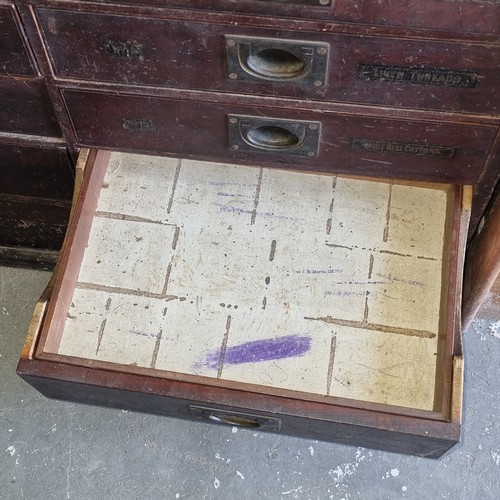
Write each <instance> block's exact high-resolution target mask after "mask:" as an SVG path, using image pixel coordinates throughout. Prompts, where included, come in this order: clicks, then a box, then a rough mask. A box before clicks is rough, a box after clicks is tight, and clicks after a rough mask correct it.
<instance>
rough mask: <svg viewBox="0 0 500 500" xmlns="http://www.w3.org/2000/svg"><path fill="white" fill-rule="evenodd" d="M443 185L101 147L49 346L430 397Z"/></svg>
mask: <svg viewBox="0 0 500 500" xmlns="http://www.w3.org/2000/svg"><path fill="white" fill-rule="evenodd" d="M446 213H447V191H446V189H444V188H443V189H431V188H426V187H412V186H405V185H401V184H396V183H394V184H392V183H386V182H374V181H367V180H355V179H348V178H342V177H335V176H328V175H315V174H307V175H304V174H300V173H295V172H286V171H283V170H272V169H266V168H256V167H242V166H235V165H223V164H217V163H207V162H199V161H191V160H182V161H181V160H173V159H168V158H157V157H151V156H140V155H131V154H118V153H113V155H112V159H111V162H110V165H109V167H108V171H107V174H106V178H105V182H104V184H103V187H102V189H101V193H100V198H99V201H98V207H97V211H96V215H95V219H94V222H93V226H92V229H91V233H90V237H89V243H88V247H87V249H86V251H85V254H84V258H83V263H82V267H81V270H80V274H79V277H78V282H77V285H76V288H75V291H74V295H73V298H72V303H71V306H70V309H69V311H68V317H67V320H66V325H65V329H64V332H63V336H62V340H61V343H60V346H59V353H60V354H65V355H71V356H78V357H85V358H89V359H96V360H103V361H109V362H113V363H120V364H125V365H134V366H140V367H152V368H156V369H158V370H167V371H174V372H179V373H187V374H196V375H203V376H206V377H216V378H219V379H222V380H230V381H238V382H243V383H251V384H257V385H265V386H270V387H274V388H283V389H291V390H295V391H303V392H307V393H313V394H321V395H330V396H339V397H346V398H351V399H357V400H363V401H372V402H380V403H384V404H393V405H399V406H407V407H412V408H421V409H432V408H433V402H434V391H435V389H434V384H435V373H436V357H437V356H436V353H437V351H438V341H439V340H440V336H439V325H440V313H441V311H440V307H441V294H442V282H441V281H442V277H441V273H442V266H443V265H446V262H443V245H444V231H445V223H446Z"/></svg>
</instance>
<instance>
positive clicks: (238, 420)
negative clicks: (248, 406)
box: [208, 413, 260, 429]
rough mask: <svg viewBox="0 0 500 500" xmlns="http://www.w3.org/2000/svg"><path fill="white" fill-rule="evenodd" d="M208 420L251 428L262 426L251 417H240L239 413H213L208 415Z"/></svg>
mask: <svg viewBox="0 0 500 500" xmlns="http://www.w3.org/2000/svg"><path fill="white" fill-rule="evenodd" d="M208 420H211V421H212V422H216V423H218V424H226V425H234V426H236V427H248V428H250V429H256V428H257V427H260V424H259V422H257V421H256V420H252V419H250V418H244V417H239V416H238V415H216V414H215V413H212V414H211V415H208Z"/></svg>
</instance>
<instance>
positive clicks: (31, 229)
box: [0, 193, 71, 250]
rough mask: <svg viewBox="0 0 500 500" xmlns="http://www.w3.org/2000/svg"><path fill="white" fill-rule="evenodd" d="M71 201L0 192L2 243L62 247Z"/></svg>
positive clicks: (0, 234) (17, 245)
mask: <svg viewBox="0 0 500 500" xmlns="http://www.w3.org/2000/svg"><path fill="white" fill-rule="evenodd" d="M70 210H71V203H70V202H69V201H64V200H48V199H43V198H30V197H24V196H11V195H4V194H1V193H0V246H8V247H24V248H36V249H43V250H59V249H60V248H61V246H62V243H63V240H64V235H65V234H66V229H67V226H68V219H69V213H70Z"/></svg>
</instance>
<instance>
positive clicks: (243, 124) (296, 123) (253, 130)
mask: <svg viewBox="0 0 500 500" xmlns="http://www.w3.org/2000/svg"><path fill="white" fill-rule="evenodd" d="M228 129H229V145H230V148H231V149H232V150H234V151H237V150H241V151H262V152H269V153H280V154H289V155H299V156H311V157H313V156H316V155H317V153H318V147H319V134H320V131H321V124H320V123H319V122H313V121H304V120H285V119H280V118H263V117H261V116H245V115H229V116H228Z"/></svg>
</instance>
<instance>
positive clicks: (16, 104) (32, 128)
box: [0, 77, 61, 137]
mask: <svg viewBox="0 0 500 500" xmlns="http://www.w3.org/2000/svg"><path fill="white" fill-rule="evenodd" d="M0 95H1V96H2V99H1V100H0V130H1V131H3V132H15V133H21V134H33V135H45V136H53V137H55V136H60V135H61V131H60V129H59V125H58V124H57V120H56V118H55V115H54V109H53V107H52V103H51V101H50V97H49V95H48V93H47V89H46V87H45V84H44V82H43V81H42V80H38V79H14V78H8V77H4V78H0Z"/></svg>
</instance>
